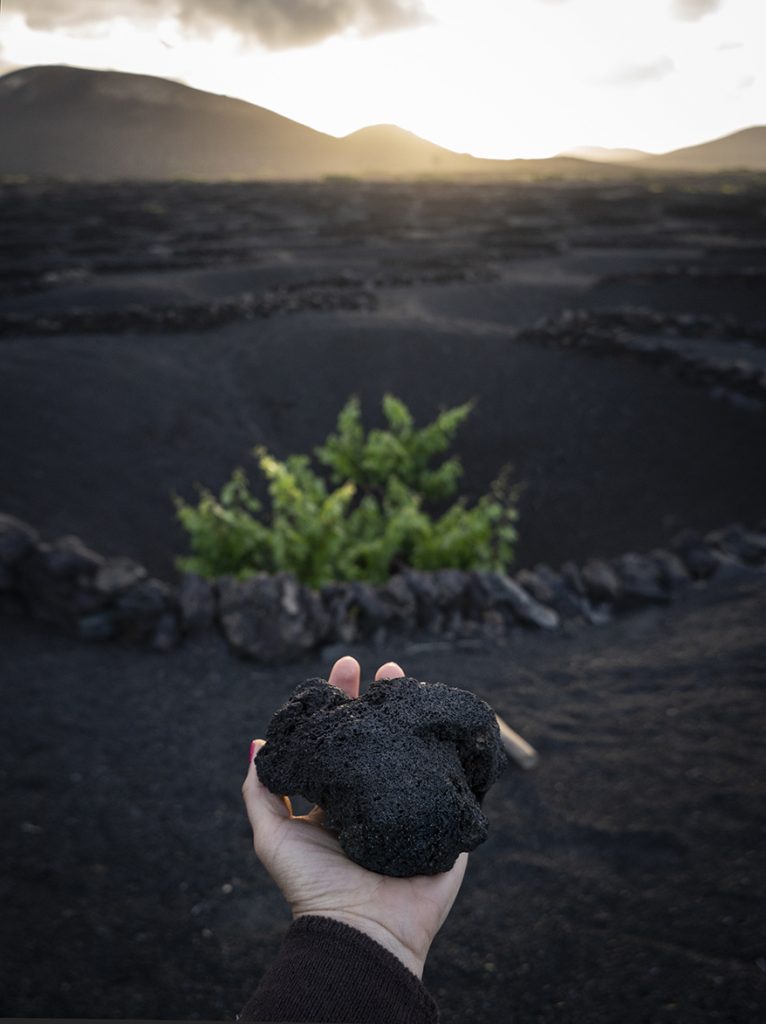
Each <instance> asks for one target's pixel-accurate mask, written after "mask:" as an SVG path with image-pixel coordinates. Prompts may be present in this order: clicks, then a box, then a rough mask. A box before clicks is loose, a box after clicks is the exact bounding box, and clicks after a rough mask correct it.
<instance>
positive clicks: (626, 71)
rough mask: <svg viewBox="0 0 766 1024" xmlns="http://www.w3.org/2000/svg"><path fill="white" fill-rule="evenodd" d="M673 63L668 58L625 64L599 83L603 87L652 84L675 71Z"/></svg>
mask: <svg viewBox="0 0 766 1024" xmlns="http://www.w3.org/2000/svg"><path fill="white" fill-rule="evenodd" d="M675 67H676V66H675V63H674V62H673V61H672V60H671V58H670V57H658V58H657V59H656V60H652V61H648V62H647V63H645V64H627V65H625V66H624V67H622V68H618V69H617V70H616V71H613V72H612V73H611V74H609V75H605V76H604V77H603V78H601V79H599V81H600V82H601V83H603V84H605V85H639V84H640V83H641V82H653V81H656V80H657V79H658V78H665V76H666V75H669V74H671V72H673V71H675Z"/></svg>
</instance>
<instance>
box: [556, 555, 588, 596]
mask: <svg viewBox="0 0 766 1024" xmlns="http://www.w3.org/2000/svg"><path fill="white" fill-rule="evenodd" d="M561 578H562V579H563V581H564V583H566V585H567V586H568V587H569V589H570V590H571V591H572V593H573V594H577V595H578V597H587V593H588V592H587V590H586V587H585V583H584V582H583V578H582V576H581V575H580V570H579V569H578V568H577V566H576V565H575V563H574V562H564V564H563V565H562V566H561Z"/></svg>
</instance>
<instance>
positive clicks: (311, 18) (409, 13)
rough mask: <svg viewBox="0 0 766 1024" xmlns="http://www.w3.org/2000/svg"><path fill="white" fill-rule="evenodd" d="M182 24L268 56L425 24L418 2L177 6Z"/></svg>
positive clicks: (197, 0) (263, 1)
mask: <svg viewBox="0 0 766 1024" xmlns="http://www.w3.org/2000/svg"><path fill="white" fill-rule="evenodd" d="M180 10H181V16H182V18H183V20H185V21H187V22H190V23H202V22H211V21H216V22H219V23H224V24H226V25H229V26H230V27H232V28H234V29H236V30H237V31H239V32H243V33H246V34H247V35H252V36H254V37H256V38H257V39H258V40H259V41H260V42H261V43H263V45H264V46H267V47H268V48H269V49H272V50H283V49H288V48H290V47H294V46H310V45H311V44H312V43H318V42H321V41H322V40H323V39H328V38H330V37H331V36H337V35H340V34H341V33H343V32H346V31H349V30H350V31H353V32H356V33H358V34H359V35H364V36H371V35H379V34H381V33H384V32H391V31H395V30H396V29H402V28H412V27H414V26H416V25H422V24H425V23H426V22H427V21H429V20H430V18H429V17H428V15H427V14H426V12H425V10H424V9H423V6H422V3H421V0H216V3H215V4H211V3H210V2H209V0H180Z"/></svg>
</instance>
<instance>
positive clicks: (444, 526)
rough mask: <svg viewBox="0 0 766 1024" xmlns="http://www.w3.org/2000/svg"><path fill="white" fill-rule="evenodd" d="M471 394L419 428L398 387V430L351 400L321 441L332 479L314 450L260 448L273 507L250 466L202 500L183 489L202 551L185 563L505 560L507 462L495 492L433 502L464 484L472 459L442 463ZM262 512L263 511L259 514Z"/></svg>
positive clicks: (331, 567) (512, 495) (315, 579)
mask: <svg viewBox="0 0 766 1024" xmlns="http://www.w3.org/2000/svg"><path fill="white" fill-rule="evenodd" d="M472 408H473V402H467V403H466V404H464V405H461V406H458V407H456V408H454V409H449V410H445V411H443V412H441V413H440V414H439V415H438V416H437V418H436V419H435V420H434V422H433V423H431V424H429V425H427V426H425V427H423V428H421V429H416V428H415V426H414V423H413V418H412V415H411V414H410V412H409V410H408V409H407V407H406V406H405V405H404V403H403V402H401V401H400V400H399V399H397V398H395V397H394V396H393V395H386V396H385V397H384V399H383V412H384V414H385V417H386V419H387V421H388V427H389V429H388V430H371V431H370V432H369V433H368V434H365V431H364V429H363V427H362V422H361V412H360V405H359V399H358V398H357V397H356V396H352V397H351V398H350V399H349V401H348V402H347V403H346V405H345V406H344V408H343V409H342V410H341V412H340V414H339V416H338V420H337V424H336V430H335V433H334V434H330V435H329V436H328V437H327V439H326V440H325V442H324V444H323V445H320V446H318V447H317V448H315V449H314V454H315V456H316V458H317V460H318V462H319V463H321V464H322V465H324V466H325V467H327V469H328V470H329V477H330V482H329V485H328V483H327V482H326V481H325V480H324V479H323V478H322V477H321V476H319V475H318V474H317V473H316V472H314V470H312V468H311V466H310V459H309V457H308V456H307V455H290V456H288V457H287V458H286V459H285V460H284V461H283V462H280V461H279V460H278V459H275V458H274V457H273V456H271V455H270V454H269V453H268V451H267V450H266V449H265V448H264V447H262V446H260V447H258V448H256V449H254V454H255V455H256V457H257V459H258V463H259V466H260V469H261V472H262V473H263V474H264V476H265V477H266V479H267V481H268V494H269V499H270V506H271V507H270V518H269V520H268V521H266V520H265V519H264V518H263V517H262V515H261V514H262V512H263V509H262V504H261V502H260V501H258V499H257V498H255V497H254V496H253V495H252V494H251V493H250V491H249V488H248V481H247V477H246V476H245V473H244V471H243V470H242V469H236V470H235V471H234V473H233V474H232V478H231V480H230V481H229V482H228V483H227V484H226V485H225V486H224V487H223V488H222V490H221V493H220V495H219V496H218V497H217V498H216V497H215V496H214V495H213V494H212V493H211V492H210V491H209V490H206V489H202V490H201V493H200V500H199V503H198V504H197V505H196V506H194V505H190V504H187V503H186V502H185V501H183V499H181V498H179V497H176V498H175V503H176V510H177V515H178V518H179V520H180V522H181V524H182V526H183V527H184V529H185V530H186V532H187V533H188V534H189V539H190V544H191V550H192V554H191V555H190V556H188V557H185V558H180V559H178V566H179V568H181V569H182V570H184V571H186V572H196V573H199V574H200V575H202V576H208V577H215V576H220V575H224V574H231V575H233V576H237V577H239V578H246V577H248V576H251V575H253V574H255V573H257V572H262V571H265V572H269V573H273V572H277V571H280V570H289V571H291V572H293V573H295V575H296V576H297V578H298V579H300V580H301V581H302V582H303V583H306V584H308V585H309V586H312V587H319V586H321V585H322V584H324V583H329V582H332V581H333V580H367V581H369V582H372V583H382V582H384V581H385V580H386V579H387V578H388V577H389V576H390V575H391V574H392V573H393V572H396V571H397V570H398V569H401V568H403V567H404V566H411V567H413V568H415V569H440V568H457V569H472V568H473V569H507V568H508V566H509V565H510V564H511V562H512V561H513V553H514V544H515V541H516V539H517V534H516V527H515V523H516V520H517V518H518V513H517V510H516V500H517V496H518V488H517V487H516V486H511V485H510V483H509V476H510V468H509V467H508V466H504V467H503V469H502V470H501V471H500V474H499V476H498V477H497V479H496V480H495V481H494V482H493V483H492V485H491V488H490V492H489V493H488V494H486V495H484V496H483V497H482V498H480V499H479V501H478V502H477V503H476V504H475V505H474V506H473V507H472V508H468V507H467V505H466V499H465V498H458V500H457V501H455V502H454V504H452V505H451V506H450V507H449V508H448V509H447V510H446V512H444V513H442V514H441V515H439V516H437V517H433V516H431V515H430V514H429V512H428V510H427V507H424V506H427V505H428V504H429V503H433V502H439V501H443V500H444V499H446V498H448V497H450V496H451V495H453V494H454V492H455V490H456V489H457V486H458V481H459V479H460V477H461V475H462V472H463V469H462V465H461V463H460V459H459V458H457V457H456V456H453V457H452V458H449V459H446V460H445V461H443V462H442V463H441V465H439V466H437V467H436V468H429V463H430V462H431V461H432V460H433V459H434V458H435V457H436V456H437V455H440V454H441V453H443V452H444V451H446V449H447V448H448V447H449V445H450V443H451V442H452V440H453V439H454V436H455V434H456V432H457V429H458V427H459V426H460V424H461V423H462V422H463V420H465V418H466V417H467V416H468V415H469V413H470V411H471V409H472ZM259 517H260V518H259Z"/></svg>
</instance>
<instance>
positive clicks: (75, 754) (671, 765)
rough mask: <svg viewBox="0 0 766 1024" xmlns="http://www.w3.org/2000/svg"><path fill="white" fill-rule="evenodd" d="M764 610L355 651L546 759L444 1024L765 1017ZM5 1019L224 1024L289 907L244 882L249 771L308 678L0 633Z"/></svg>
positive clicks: (36, 634)
mask: <svg viewBox="0 0 766 1024" xmlns="http://www.w3.org/2000/svg"><path fill="white" fill-rule="evenodd" d="M764 621H766V586H764V583H763V580H762V579H755V578H754V579H753V580H745V581H742V582H737V581H732V582H728V583H724V582H722V583H721V584H719V585H713V584H711V585H709V586H707V587H702V588H700V589H699V590H698V591H695V592H694V593H691V594H689V595H688V596H687V597H685V598H684V599H683V600H682V601H681V602H679V603H678V604H677V605H675V606H674V607H673V608H672V609H670V610H669V611H667V610H650V611H647V612H643V613H638V614H636V615H633V616H631V617H629V618H626V619H624V620H622V621H620V622H616V623H613V624H612V625H610V626H608V627H603V628H601V629H598V628H595V627H589V628H587V627H583V628H582V629H581V630H579V631H574V632H572V633H570V635H555V636H550V635H545V636H542V635H531V634H530V635H526V636H520V637H519V638H518V639H517V640H516V641H515V642H514V643H512V644H511V645H509V646H508V647H504V648H500V647H498V648H492V647H487V649H486V650H485V651H483V652H482V653H480V654H470V655H469V654H466V653H464V652H463V653H453V652H450V651H447V650H443V649H441V648H440V647H439V646H437V647H436V649H434V650H430V651H429V650H420V651H418V652H411V653H409V654H408V653H407V651H406V649H404V650H385V651H383V650H381V651H373V650H369V649H367V650H364V649H359V648H352V649H350V653H353V654H354V655H355V656H357V657H358V658H359V660H360V662H361V664H362V669H363V678H364V680H366V681H367V680H369V679H371V677H372V676H373V674H374V672H375V669H376V668H377V667H378V665H379V664H382V663H383V662H384V661H386V660H388V659H389V658H396V659H398V660H399V661H400V663H402V667H403V668H404V669H405V671H406V672H408V673H410V674H412V675H414V676H415V677H416V678H421V679H429V680H431V681H441V682H446V683H450V682H451V681H452V680H455V679H459V680H460V681H461V685H464V686H466V687H468V688H470V689H472V690H473V691H474V692H476V693H477V694H479V696H481V697H482V698H483V699H485V700H487V701H488V702H489V703H490V704H491V705H492V706H493V707H494V708H495V709H496V710H497V711H498V712H500V713H501V714H502V715H503V716H504V717H505V718H506V719H507V720H508V721H509V722H510V723H512V724H513V725H514V726H515V727H516V728H517V730H518V731H519V732H521V733H522V734H523V735H524V736H526V737H527V738H528V739H529V740H530V741H531V742H532V743H534V744H535V746H536V747H537V748H538V749H539V751H540V755H541V760H540V764H539V767H538V768H537V769H535V770H534V771H532V772H530V773H521V772H519V771H509V772H508V773H507V774H506V775H505V776H504V777H503V779H501V780H500V782H498V783H497V784H496V786H494V787H493V789H492V791H491V792H490V794H489V795H488V797H487V799H486V800H485V803H484V811H485V813H486V815H487V817H488V818H489V821H490V833H489V838H488V840H487V841H486V842H485V843H484V844H483V845H482V846H480V847H479V848H478V849H477V850H476V851H474V853H472V854H471V855H470V858H469V866H468V871H467V875H466V881H465V883H464V886H463V888H462V890H461V893H460V895H459V896H458V899H457V902H456V904H455V907H454V909H453V912H452V914H451V915H450V917H449V918H448V920H447V922H446V924H445V925H444V927H443V929H442V931H441V933H440V934H439V936H438V937H437V939H436V941H435V943H434V946H433V949H432V953H431V956H430V958H429V961H428V964H427V968H426V975H425V979H424V980H425V983H426V985H427V987H428V988H429V990H430V991H431V992H432V993H433V994H434V996H435V997H436V999H437V1000H438V1002H439V1004H440V1007H441V1010H442V1016H443V1019H444V1021H445V1024H453V1022H454V1024H457V1022H458V1021H477V1022H479V1021H491V1020H498V1021H499V1020H534V1021H541V1022H548V1021H550V1022H556V1024H558V1022H561V1021H578V1022H586V1021H587V1022H588V1024H594V1022H595V1024H598V1022H604V1024H612V1022H614V1021H615V1020H620V1021H627V1022H636V1024H638V1022H650V1021H652V1022H653V1021H664V1020H668V1021H684V1022H699V1024H703V1022H709V1021H727V1022H732V1021H737V1022H753V1024H756V1022H757V1021H758V1020H759V1019H760V1013H761V1012H762V1008H763V1005H764V999H766V960H765V959H764V950H766V913H764V911H765V910H766V906H764V900H763V892H762V885H761V881H762V874H763V863H764V857H766V827H765V826H764V820H763V802H764V798H765V797H766V782H765V781H764V780H765V779H766V773H764V770H763V769H764V739H763V737H764V735H765V734H766V715H765V714H764V699H763V686H764V679H765V678H766V637H765V636H764V628H763V623H764ZM0 628H1V629H2V632H1V633H0V643H1V644H2V650H3V652H4V659H5V669H4V671H3V674H2V678H3V692H2V701H3V707H4V709H5V714H4V715H3V719H2V736H1V738H0V777H1V778H2V789H3V818H4V821H5V823H6V824H5V827H4V829H3V831H2V834H1V835H0V849H1V850H2V860H3V863H4V865H5V866H6V874H5V878H4V881H3V882H2V903H3V908H4V910H3V915H2V919H1V922H0V929H1V930H2V937H3V942H4V946H5V950H6V952H5V956H4V964H5V966H4V972H5V977H4V981H3V986H2V1001H0V1014H2V1015H5V1016H29V1017H42V1016H61V1017H142V1018H146V1019H158V1018H163V1017H164V1018H186V1017H197V1018H199V1019H219V1018H222V1019H225V1018H232V1017H233V1016H234V1014H235V1013H236V1012H238V1010H239V1009H240V1008H241V1006H242V1005H243V1003H244V1001H245V1000H246V998H247V996H248V995H249V993H250V991H251V989H252V988H254V986H255V985H256V984H257V981H258V978H259V976H260V973H261V971H262V970H263V969H264V967H265V965H266V964H267V963H268V961H269V959H270V958H271V957H272V956H273V955H274V954H275V953H276V951H277V949H278V946H279V941H280V937H281V935H282V934H283V933H284V930H285V928H286V927H287V925H288V923H289V918H288V914H287V910H286V907H285V906H284V904H283V902H282V900H281V897H280V896H279V894H278V892H277V890H276V888H275V887H274V885H273V883H272V882H271V881H270V879H269V878H268V876H267V875H266V873H265V872H264V871H263V869H262V868H261V867H260V865H259V864H258V863H257V861H256V860H255V857H254V854H253V851H252V848H251V839H250V834H249V830H248V825H247V821H246V818H245V815H244V808H243V806H242V803H241V796H240V785H241V782H242V780H243V778H244V772H245V769H246V762H247V749H248V744H249V741H250V739H251V738H252V737H253V736H257V735H263V733H264V731H265V728H266V726H267V724H268V721H269V719H270V717H271V714H272V713H273V711H274V710H275V709H276V708H277V707H278V706H279V705H280V704H281V703H282V701H283V700H284V699H285V698H286V697H287V695H288V694H289V693H290V691H291V690H292V688H293V686H294V684H295V683H296V682H299V681H300V680H301V679H305V678H310V677H312V676H316V675H325V676H326V674H327V673H328V672H329V669H330V667H331V666H330V664H328V663H327V662H326V661H323V660H320V659H316V660H311V661H306V662H304V663H301V664H299V665H293V666H291V667H290V668H285V669H280V670H272V671H268V672H265V671H262V670H256V669H255V668H253V666H252V665H248V664H245V663H243V662H239V661H235V660H233V659H232V658H231V656H230V655H229V653H228V652H227V651H226V649H225V648H224V647H223V646H222V645H221V644H218V643H217V642H214V641H213V640H212V639H211V640H210V641H209V642H206V644H205V645H204V646H196V647H195V646H192V647H189V648H188V649H183V650H181V651H179V652H177V653H176V654H174V655H170V656H167V657H163V656H159V655H150V654H145V655H141V654H137V653H136V652H135V651H132V650H128V649H121V648H115V647H106V646H105V647H85V646H83V645H82V644H80V643H75V642H72V641H69V640H67V639H64V638H62V637H56V636H54V635H52V634H51V633H50V631H49V630H48V629H47V628H45V627H41V626H38V625H34V624H30V623H28V622H26V621H22V620H19V621H10V620H7V621H5V622H3V623H2V625H1V627H0Z"/></svg>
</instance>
